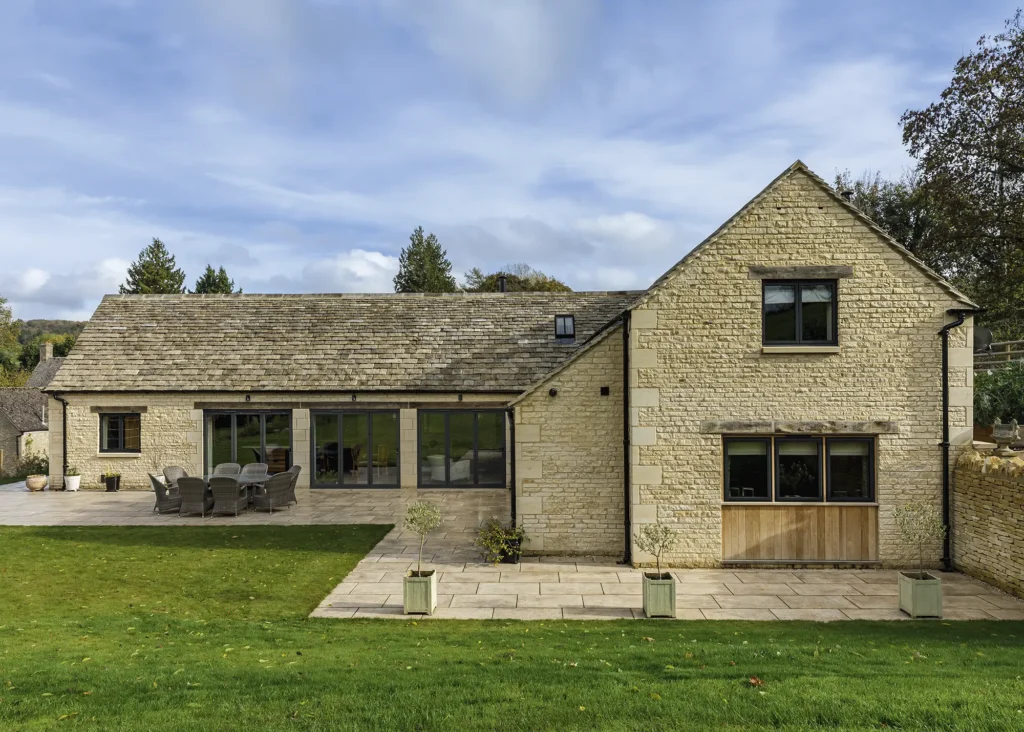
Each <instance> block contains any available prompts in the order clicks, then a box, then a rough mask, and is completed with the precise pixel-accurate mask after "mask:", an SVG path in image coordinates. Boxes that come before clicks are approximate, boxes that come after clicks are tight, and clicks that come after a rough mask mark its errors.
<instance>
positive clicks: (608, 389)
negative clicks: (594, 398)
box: [601, 386, 612, 396]
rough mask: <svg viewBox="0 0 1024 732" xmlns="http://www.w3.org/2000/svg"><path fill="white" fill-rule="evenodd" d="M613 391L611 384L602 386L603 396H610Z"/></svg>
mask: <svg viewBox="0 0 1024 732" xmlns="http://www.w3.org/2000/svg"><path fill="white" fill-rule="evenodd" d="M611 393H612V389H611V387H610V386H602V387H601V396H608V395H609V394H611Z"/></svg>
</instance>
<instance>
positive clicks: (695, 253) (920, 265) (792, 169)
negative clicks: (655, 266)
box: [630, 160, 978, 308]
mask: <svg viewBox="0 0 1024 732" xmlns="http://www.w3.org/2000/svg"><path fill="white" fill-rule="evenodd" d="M796 172H801V173H803V174H804V175H806V176H807V177H808V178H810V179H811V180H812V181H814V182H815V183H816V184H817V185H818V186H819V187H820V188H821V189H822V190H823V191H825V193H826V194H828V196H829V197H830V198H831V199H832V200H833V201H835V202H836V203H838V204H839V205H840V206H842V207H843V208H844V209H846V210H847V211H848V212H849V213H851V214H853V215H854V217H855V218H857V220H859V221H860V222H862V223H863V224H865V225H867V226H868V227H869V228H870V229H871V230H872V231H874V232H875V233H876V234H878V235H879V236H880V237H881V238H882V240H883V241H884V242H885V243H886V244H888V245H889V246H890V247H892V248H893V249H894V250H895V251H896V253H898V254H899V255H900V256H901V257H903V258H904V259H905V260H906V261H907V262H909V263H910V264H911V265H912V266H914V267H916V268H917V269H919V270H920V271H921V272H922V273H924V275H925V276H926V277H928V278H929V279H931V280H933V281H934V282H935V284H936V285H937V286H939V287H941V288H942V289H943V290H945V291H946V293H947V294H948V295H950V296H951V297H952V298H953V299H954V300H959V301H960V302H961V303H963V304H964V305H966V306H968V307H970V308H978V305H977V304H976V303H974V302H973V301H972V300H971V299H970V298H968V297H967V296H966V295H965V294H963V293H962V292H960V291H959V290H958V289H956V287H954V286H953V285H952V283H950V282H949V281H948V280H946V279H945V278H944V277H943V276H942V275H940V274H939V273H938V272H936V271H935V270H933V269H931V268H930V267H929V266H928V265H927V264H925V263H924V262H922V261H921V260H920V259H918V258H917V257H915V256H914V255H913V254H911V253H910V250H908V249H907V248H906V247H905V246H903V245H902V244H900V243H899V242H898V241H896V240H895V239H893V238H892V237H891V236H889V234H888V233H887V232H886V231H885V229H883V228H882V227H880V226H879V225H878V224H876V223H875V222H874V221H872V220H871V218H870V217H869V216H867V215H866V214H865V213H864V212H863V211H861V210H860V209H859V208H857V207H856V206H854V205H853V204H852V203H850V202H849V201H847V200H846V199H845V198H843V197H842V196H840V195H839V194H838V193H836V191H835V190H834V189H833V188H832V186H830V185H829V184H828V183H826V182H825V181H824V180H823V179H822V178H820V177H819V176H818V175H816V174H815V173H813V172H812V171H811V169H810V168H808V167H807V166H806V165H804V163H803V161H801V160H797V161H796V162H794V163H793V164H792V165H790V166H789V167H788V168H786V169H785V170H784V171H782V173H780V174H779V175H778V177H776V178H775V180H773V181H772V182H771V183H769V184H768V185H767V186H765V187H764V188H763V189H762V190H761V192H760V193H758V194H757V195H756V196H754V197H753V198H752V199H750V200H749V201H747V203H746V204H745V205H744V206H743V208H741V209H740V210H739V211H737V212H736V213H734V214H733V215H732V216H730V217H729V219H728V220H727V221H726V222H725V223H723V224H722V225H721V226H719V227H718V228H717V229H716V230H715V231H714V232H712V233H711V235H710V236H708V238H707V239H705V240H704V241H702V242H701V243H700V244H698V245H697V246H695V247H694V248H693V249H691V250H690V251H689V253H687V255H686V256H685V257H683V258H682V259H680V260H679V261H678V262H676V263H675V264H674V265H673V266H672V267H671V268H670V269H669V270H668V271H667V272H665V274H663V275H662V276H661V277H659V278H658V279H657V280H655V281H654V284H652V285H651V286H650V287H649V288H647V290H646V291H644V292H643V293H642V294H641V295H640V297H639V298H637V300H636V301H635V302H634V303H633V304H632V305H631V306H630V307H632V308H635V307H638V306H639V305H642V304H643V303H644V302H646V301H647V300H648V298H650V296H651V295H652V294H653V293H654V292H655V291H657V290H658V289H660V287H661V286H662V285H663V284H664V283H665V282H667V281H668V280H670V279H672V277H674V276H675V275H676V273H678V272H679V271H680V270H681V269H682V268H683V267H685V266H686V265H687V264H688V263H689V262H691V261H692V260H693V259H695V258H697V257H699V256H700V254H701V253H702V252H703V251H704V250H705V249H707V248H708V247H710V246H711V245H713V244H714V242H715V241H717V240H718V239H719V237H721V236H722V235H723V234H725V233H726V232H727V231H728V230H729V229H730V228H732V226H733V224H735V223H736V222H737V221H739V220H740V219H741V218H742V217H743V216H744V215H745V214H746V213H747V212H748V211H749V210H750V209H751V208H753V207H754V206H755V205H757V204H758V203H760V202H761V201H762V200H763V199H764V198H765V197H766V196H767V195H768V194H769V193H770V192H771V191H772V190H774V189H775V187H776V186H778V185H779V183H781V182H782V181H784V180H785V179H786V178H788V177H790V176H791V175H793V174H794V173H796Z"/></svg>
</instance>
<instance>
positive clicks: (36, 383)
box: [25, 358, 64, 389]
mask: <svg viewBox="0 0 1024 732" xmlns="http://www.w3.org/2000/svg"><path fill="white" fill-rule="evenodd" d="M62 363H64V359H63V358H48V359H46V360H45V361H40V362H39V363H37V364H36V367H35V368H34V369H32V375H31V376H29V377H28V381H26V382H25V386H33V387H35V388H36V389H45V388H46V387H47V386H48V385H49V383H50V382H51V381H53V377H54V376H56V374H57V369H59V368H60V365H61V364H62Z"/></svg>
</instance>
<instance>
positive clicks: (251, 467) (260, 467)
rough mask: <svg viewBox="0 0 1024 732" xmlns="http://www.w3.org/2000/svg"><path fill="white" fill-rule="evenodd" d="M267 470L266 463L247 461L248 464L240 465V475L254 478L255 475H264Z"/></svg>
mask: <svg viewBox="0 0 1024 732" xmlns="http://www.w3.org/2000/svg"><path fill="white" fill-rule="evenodd" d="M267 471H268V467H267V464H266V463H249V464H248V465H243V466H242V472H241V475H244V476H245V477H253V478H255V477H257V476H265V475H266V474H267Z"/></svg>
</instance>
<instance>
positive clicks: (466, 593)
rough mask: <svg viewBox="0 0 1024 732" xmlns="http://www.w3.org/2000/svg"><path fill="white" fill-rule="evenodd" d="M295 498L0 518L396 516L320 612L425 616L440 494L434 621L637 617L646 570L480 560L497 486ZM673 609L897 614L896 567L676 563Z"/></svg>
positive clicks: (594, 563)
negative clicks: (419, 526) (418, 569)
mask: <svg viewBox="0 0 1024 732" xmlns="http://www.w3.org/2000/svg"><path fill="white" fill-rule="evenodd" d="M298 498H299V503H298V505H297V506H292V507H291V508H289V509H286V510H283V511H275V512H274V513H273V514H269V513H266V512H262V511H261V512H256V511H249V512H247V513H245V514H243V515H241V516H238V517H237V518H236V517H234V516H217V517H207V518H201V517H200V516H179V515H177V514H167V515H162V516H161V515H158V514H155V513H153V511H152V508H153V495H152V493H149V492H146V491H122V492H120V493H103V492H98V491H81V492H78V493H61V492H54V493H51V492H48V491H47V492H43V493H29V492H27V491H25V489H24V485H23V484H16V485H12V486H3V487H0V524H7V525H34V526H60V525H68V526H70V525H86V526H116V525H121V526H124V525H152V526H168V525H170V526H184V525H188V526H210V525H226V524H245V525H253V524H264V525H274V524H277V525H295V524H357V523H385V524H395V526H396V528H395V529H394V530H393V531H391V532H390V533H389V534H388V535H387V536H386V537H385V538H384V540H383V541H381V542H380V543H379V544H378V545H377V546H376V547H374V548H373V550H372V551H371V552H370V553H369V554H368V555H367V556H366V557H365V558H363V559H362V560H361V561H360V562H359V564H358V565H357V566H356V568H355V569H354V570H353V571H352V572H351V573H350V574H349V575H348V576H347V577H346V578H345V580H344V581H343V582H342V583H341V584H339V585H338V586H337V587H335V588H334V590H333V591H332V592H331V593H330V595H328V596H327V597H326V598H325V599H324V601H323V602H322V603H321V604H320V606H319V607H318V608H316V610H314V611H313V613H312V614H313V616H315V617H328V618H393V619H401V618H409V617H415V618H422V616H406V615H403V614H402V578H403V577H404V575H405V572H406V571H407V570H408V569H409V568H410V567H412V566H413V565H414V563H415V559H416V548H417V540H416V537H415V535H411V534H409V533H407V532H405V531H403V530H402V527H401V524H402V519H403V517H404V515H405V507H406V506H407V505H408V503H410V502H411V501H414V500H418V499H425V500H430V501H435V502H437V503H438V504H439V505H440V507H441V510H442V514H443V516H444V521H443V523H442V525H441V528H440V529H438V531H436V532H435V533H433V534H431V535H430V537H429V538H428V539H427V544H426V547H425V549H424V562H425V563H428V564H429V566H430V567H432V568H434V569H436V570H437V571H438V573H439V584H438V609H437V611H436V613H435V615H434V616H433V617H436V618H466V619H487V618H507V619H524V620H526V619H530V620H533V619H559V618H565V619H614V618H634V617H644V615H643V612H642V610H641V597H640V582H641V574H642V572H641V570H636V569H632V568H629V567H625V566H623V565H619V564H617V563H616V562H615V559H614V558H608V557H572V558H564V557H528V558H525V559H524V560H523V562H522V563H520V564H502V565H498V566H492V565H489V564H484V563H483V562H481V561H480V559H479V555H478V553H477V551H476V549H475V548H474V547H473V545H472V542H473V538H474V535H475V530H476V527H477V526H479V525H480V523H481V522H482V521H483V520H484V519H485V518H487V517H489V516H500V517H502V518H505V517H507V516H508V511H509V506H508V493H507V492H506V491H504V490H489V489H465V490H421V491H418V492H417V491H413V490H401V491H398V490H333V491H329V490H316V491H309V490H300V491H299V494H298ZM673 574H674V575H675V576H676V578H677V579H678V581H679V586H678V587H677V597H676V599H677V603H676V604H677V614H678V617H679V618H681V619H690V620H704V619H707V620H727V619H728V620H733V619H739V620H847V619H855V620H898V619H906V616H905V615H904V614H902V613H901V612H899V610H898V609H897V599H896V572H895V571H892V570H864V571H855V570H829V569H819V570H793V571H787V570H752V569H751V570H747V569H739V570H719V569H707V570H673ZM939 574H940V575H941V576H942V577H943V579H944V589H945V600H944V604H945V611H946V619H947V620H969V619H978V620H992V619H1005V620H1024V602H1021V601H1020V600H1017V599H1015V598H1013V597H1010V596H1008V595H1005V594H1003V593H1002V592H1000V591H999V590H997V589H995V588H993V587H991V586H989V585H986V584H984V583H982V582H979V581H977V580H974V579H971V578H969V577H966V576H964V575H962V574H957V573H939Z"/></svg>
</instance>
